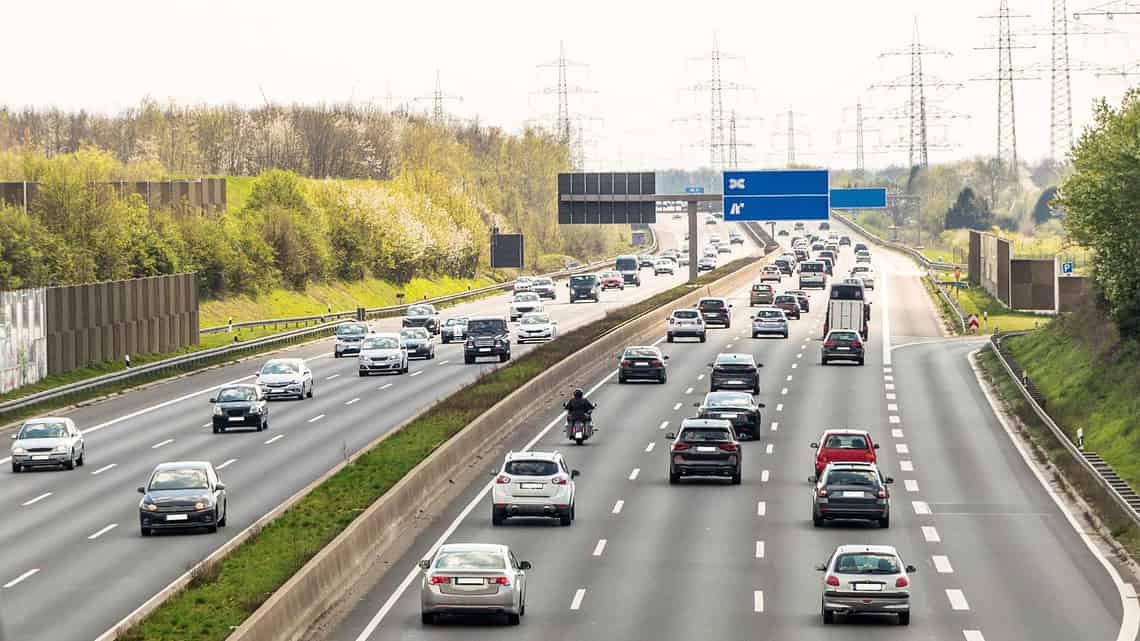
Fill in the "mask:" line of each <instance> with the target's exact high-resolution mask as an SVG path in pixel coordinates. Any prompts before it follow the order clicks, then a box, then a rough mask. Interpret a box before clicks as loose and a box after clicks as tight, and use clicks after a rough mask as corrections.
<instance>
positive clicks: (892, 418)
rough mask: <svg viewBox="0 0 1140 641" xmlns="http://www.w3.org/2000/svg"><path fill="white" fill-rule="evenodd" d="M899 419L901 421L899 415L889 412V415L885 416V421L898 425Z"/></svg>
mask: <svg viewBox="0 0 1140 641" xmlns="http://www.w3.org/2000/svg"><path fill="white" fill-rule="evenodd" d="M900 421H901V419H900V418H899V417H897V416H895V415H894V414H891V415H890V416H888V417H887V422H889V423H890V424H892V425H898V424H899V422H900Z"/></svg>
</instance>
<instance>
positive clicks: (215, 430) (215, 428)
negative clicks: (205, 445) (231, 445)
mask: <svg viewBox="0 0 1140 641" xmlns="http://www.w3.org/2000/svg"><path fill="white" fill-rule="evenodd" d="M217 433H218V426H217V425H215V426H214V434H217Z"/></svg>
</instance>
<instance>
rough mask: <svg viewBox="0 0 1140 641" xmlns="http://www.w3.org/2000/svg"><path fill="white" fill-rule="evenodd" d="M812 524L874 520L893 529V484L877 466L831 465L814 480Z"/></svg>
mask: <svg viewBox="0 0 1140 641" xmlns="http://www.w3.org/2000/svg"><path fill="white" fill-rule="evenodd" d="M812 480H813V481H815V486H814V488H813V489H812V499H811V504H812V509H811V521H812V524H814V525H815V526H816V527H819V526H821V525H823V523H824V521H829V520H832V519H836V520H838V519H854V520H864V521H874V522H876V523H878V524H879V527H882V528H887V527H890V526H891V494H890V492H889V491H888V490H887V486H888V485H890V484H891V483H894V482H895V480H894V479H892V478H891V477H889V476H887V477H884V476H883V474H882V472H880V471H879V468H878V467H876V466H875V464H874V463H831V464H830V465H828V466H827V468H826V469H824V470H823V475H822V476H821V477H819V478H818V479H815V478H813V479H812Z"/></svg>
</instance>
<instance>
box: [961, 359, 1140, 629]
mask: <svg viewBox="0 0 1140 641" xmlns="http://www.w3.org/2000/svg"><path fill="white" fill-rule="evenodd" d="M980 351H981V350H980V349H976V350H974V351H972V352H970V354H969V356H968V358H969V361H970V367H972V368H973V370H974V375H975V376H979V377H980V374H981V372H980V371H979V370H978V364H977V354H978V352H980ZM978 386H979V387H980V388H981V390H982V394H984V395H985V397H986V400H987V401H988V402H989V404H990V408H991V409H992V410H993V412H994V416H995V417H997V420H998V423H1000V424H1001V426H1002V429H1004V430H1005V433H1006V435H1007V436H1008V437H1009V440H1010V442H1012V443H1013V447H1014V449H1016V450H1017V453H1018V454H1020V455H1021V458H1022V460H1024V461H1025V466H1026V467H1028V468H1029V470H1030V471H1031V472H1033V476H1035V477H1036V478H1037V481H1038V483H1040V484H1041V488H1042V489H1043V490H1045V493H1046V494H1048V495H1049V498H1051V499H1053V503H1054V504H1056V506H1057V509H1059V510H1060V511H1061V513H1062V514H1064V515H1065V519H1066V520H1068V521H1069V525H1070V526H1071V527H1072V528H1073V531H1074V532H1076V533H1077V536H1078V537H1080V539H1081V541H1082V542H1084V544H1085V547H1087V548H1088V549H1089V552H1091V553H1092V555H1093V557H1095V558H1096V560H1097V561H1099V562H1100V564H1101V566H1102V567H1104V570H1105V572H1108V576H1109V578H1111V579H1112V582H1113V584H1114V585H1115V586H1116V591H1117V592H1118V593H1119V594H1120V607H1121V610H1122V612H1123V614H1124V616H1123V617H1122V618H1121V620H1120V631H1119V632H1118V633H1117V635H1116V641H1133V640H1134V639H1135V638H1136V635H1137V633H1138V632H1140V603H1137V600H1136V599H1135V598H1134V597H1129V596H1128V594H1127V592H1126V590H1128V589H1129V588H1131V585H1130V584H1127V583H1125V582H1124V580H1123V579H1122V578H1121V577H1120V573H1119V572H1117V571H1116V568H1114V567H1113V566H1112V564H1111V563H1109V561H1108V559H1106V558H1105V557H1104V554H1103V553H1102V552H1101V551H1100V549H1099V548H1098V547H1097V546H1096V545H1095V544H1094V543H1093V541H1092V539H1091V538H1089V535H1088V534H1086V533H1085V529H1084V528H1083V527H1082V526H1081V525H1080V524H1079V523H1078V521H1077V519H1076V517H1074V516H1073V514H1072V512H1071V511H1070V510H1069V508H1068V506H1066V505H1065V504H1064V502H1062V501H1061V497H1059V496H1057V493H1056V492H1055V491H1053V488H1052V486H1051V485H1049V482H1048V481H1046V479H1045V476H1044V474H1042V472H1041V470H1039V469H1037V466H1036V465H1034V464H1033V459H1032V458H1031V457H1030V456H1029V453H1028V452H1026V451H1025V447H1024V446H1023V445H1022V443H1021V441H1019V440H1018V439H1017V437H1016V436H1015V434H1014V432H1013V429H1012V428H1011V427H1010V425H1009V423H1008V422H1007V421H1006V420H1005V415H1004V414H1003V412H1001V411H999V407H998V404H997V400H996V399H994V397H993V396H992V395H991V394H990V390H989V388H988V387H987V386H986V385H984V384H981V383H980V382H979V384H978Z"/></svg>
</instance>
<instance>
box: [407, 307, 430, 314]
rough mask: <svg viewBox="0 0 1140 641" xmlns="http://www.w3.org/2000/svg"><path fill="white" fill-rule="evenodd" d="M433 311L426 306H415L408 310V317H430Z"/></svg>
mask: <svg viewBox="0 0 1140 641" xmlns="http://www.w3.org/2000/svg"><path fill="white" fill-rule="evenodd" d="M434 313H435V309H433V308H432V307H430V306H428V305H415V306H413V307H409V308H408V316H431V315H432V314H434Z"/></svg>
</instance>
